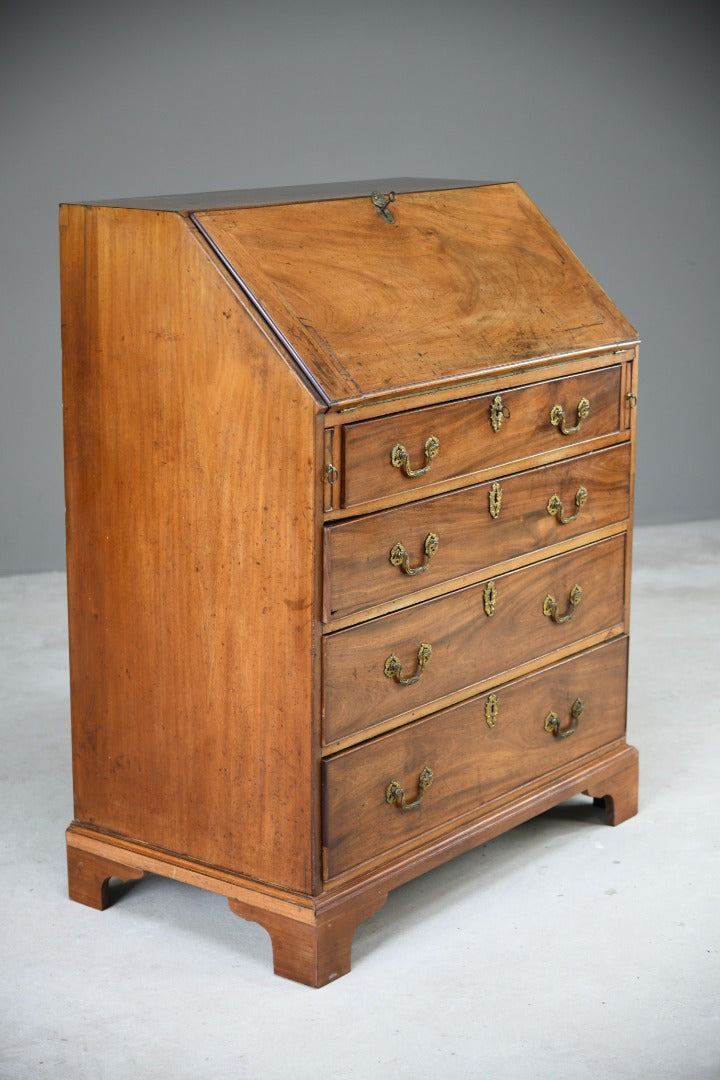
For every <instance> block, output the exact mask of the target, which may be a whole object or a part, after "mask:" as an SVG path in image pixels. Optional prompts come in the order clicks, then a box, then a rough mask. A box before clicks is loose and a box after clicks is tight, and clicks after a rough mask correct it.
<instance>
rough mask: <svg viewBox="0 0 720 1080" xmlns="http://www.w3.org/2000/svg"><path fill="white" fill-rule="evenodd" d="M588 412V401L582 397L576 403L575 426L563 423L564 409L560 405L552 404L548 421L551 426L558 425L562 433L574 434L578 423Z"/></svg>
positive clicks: (578, 428) (578, 425)
mask: <svg viewBox="0 0 720 1080" xmlns="http://www.w3.org/2000/svg"><path fill="white" fill-rule="evenodd" d="M589 413H590V402H589V401H588V399H587V398H585V397H583V398H580V400H579V401H578V403H577V423H576V424H575V427H568V426H567V424H566V423H565V410H564V409H563V407H562V405H553V407H552V409H551V410H550V423H551V424H552V426H553V427H559V428H560V431H561V432H562V433H563V435H574V434H575V432H576V431H579V430H580V425H581V424H582V422H583V420H585V418H586V417H587V416H588V415H589Z"/></svg>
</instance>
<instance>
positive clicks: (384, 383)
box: [196, 183, 637, 402]
mask: <svg viewBox="0 0 720 1080" xmlns="http://www.w3.org/2000/svg"><path fill="white" fill-rule="evenodd" d="M391 210H392V214H393V217H394V219H395V224H393V225H390V224H388V222H386V221H385V220H383V218H382V217H381V216H380V214H379V213H378V211H377V210H376V209H375V207H374V206H373V204H372V202H371V200H370V199H369V198H356V199H347V200H340V201H337V202H334V203H325V202H320V203H298V204H295V205H293V206H292V207H290V206H283V207H273V206H267V207H259V208H249V209H245V210H239V211H232V210H227V211H206V212H201V213H199V214H197V215H196V216H197V219H198V221H199V222H200V224H201V225H202V226H203V228H204V229H206V230H207V232H208V233H209V234H210V236H211V237H212V238H213V240H214V242H215V243H217V245H218V246H219V248H220V249H221V250H222V251H223V252H224V254H225V256H226V257H227V259H228V260H229V262H230V263H231V264H232V266H233V267H234V268H235V270H236V272H237V274H238V276H239V277H240V278H241V279H242V280H243V281H245V282H246V283H247V285H248V287H249V288H250V290H251V291H252V292H253V294H254V295H255V296H256V297H257V299H258V301H259V303H260V305H261V306H262V308H263V310H264V311H265V312H266V313H267V315H268V318H269V319H270V321H271V322H272V323H273V325H275V326H277V327H278V329H279V331H280V333H281V334H283V335H284V336H285V337H287V338H288V339H291V340H292V339H297V338H298V334H299V332H300V331H302V334H303V339H304V338H306V337H307V336H309V337H310V338H311V339H312V340H313V341H314V342H315V343H316V349H315V350H314V351H313V352H312V353H310V352H308V353H307V354H305V353H303V356H304V359H305V360H306V361H307V363H308V366H309V367H310V368H311V369H312V368H314V374H315V375H316V377H317V378H318V380H319V382H320V383H321V385H323V387H324V388H325V390H326V392H327V394H328V397H329V399H330V400H331V401H338V402H339V401H342V400H346V399H347V400H351V399H357V398H362V397H363V396H365V395H371V394H377V393H385V394H388V393H393V394H394V393H397V392H398V390H400V389H406V388H408V387H412V386H414V385H417V384H418V383H422V382H426V381H430V382H437V383H438V384H441V383H442V382H443V381H447V380H448V379H457V378H458V376H460V375H461V374H467V373H470V372H473V371H479V370H482V369H487V368H494V367H502V366H505V365H509V364H512V363H517V362H518V361H520V360H527V359H531V358H536V357H540V356H549V355H560V354H562V355H569V354H572V353H573V352H579V351H582V350H584V349H590V348H593V347H596V346H598V345H603V346H609V345H616V344H623V343H625V344H627V343H628V342H632V341H635V340H636V338H637V335H636V333H635V331H634V329H633V328H632V327H631V326H630V324H629V323H628V322H627V320H626V319H625V318H624V317H623V316H622V315H621V314H620V313H619V312H618V310H617V309H616V308H615V307H614V306H613V304H612V303H611V302H610V300H608V298H607V297H606V296H605V294H604V293H603V292H602V290H601V289H600V288H599V287H598V286H597V284H596V283H594V282H593V281H592V279H590V278H589V276H588V274H587V272H586V271H585V270H584V268H583V267H582V265H581V264H580V263H579V261H578V260H577V259H576V258H575V256H574V255H573V254H572V252H571V251H570V249H569V248H568V247H567V245H566V244H565V243H564V242H563V241H562V240H561V239H560V237H559V236H558V234H557V233H556V232H555V230H554V229H552V228H551V226H550V225H549V224H548V222H547V221H546V220H545V218H544V217H542V215H541V214H539V213H538V211H537V209H536V207H535V206H534V205H533V203H532V202H531V200H530V199H529V198H528V196H527V195H526V194H525V193H524V192H523V191H522V189H521V188H520V187H519V186H518V185H517V184H514V183H509V184H496V185H491V186H486V187H480V188H462V189H456V190H454V191H439V192H423V193H408V194H400V195H398V197H397V199H396V201H395V202H394V203H393V204H392V207H391Z"/></svg>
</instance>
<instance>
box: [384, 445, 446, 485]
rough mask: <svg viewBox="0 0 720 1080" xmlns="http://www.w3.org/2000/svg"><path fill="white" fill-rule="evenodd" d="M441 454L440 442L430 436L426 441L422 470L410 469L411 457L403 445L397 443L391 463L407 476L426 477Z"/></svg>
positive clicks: (391, 452)
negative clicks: (435, 459) (434, 460)
mask: <svg viewBox="0 0 720 1080" xmlns="http://www.w3.org/2000/svg"><path fill="white" fill-rule="evenodd" d="M439 452H440V440H439V439H438V438H437V437H436V436H435V435H430V436H429V437H428V438H427V439H426V440H425V464H424V465H423V467H422V468H421V469H411V468H410V455H409V454H408V452H407V450H406V449H405V447H404V446H403V444H402V443H396V444H395V446H393V448H392V450H391V451H390V462H391V464H392V466H393V468H395V469H402V471H403V472H404V473H405V475H406V476H424V475H425V473H426V472H427V471H428V469H429V468H430V466H431V465H432V463H433V459H434V458H436V457H437V456H438V454H439Z"/></svg>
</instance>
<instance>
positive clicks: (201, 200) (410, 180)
mask: <svg viewBox="0 0 720 1080" xmlns="http://www.w3.org/2000/svg"><path fill="white" fill-rule="evenodd" d="M487 183H488V181H486V180H447V179H437V178H433V179H429V178H427V177H420V176H395V177H390V178H388V177H385V179H383V180H339V181H335V182H333V183H327V184H296V185H292V186H289V187H264V188H234V189H231V190H228V191H195V192H189V193H185V194H181V195H131V196H128V197H125V198H121V199H94V200H92V201H91V202H85V203H83V205H84V206H116V207H120V208H125V209H128V210H175V211H178V212H183V211H184V212H191V211H198V210H219V209H229V208H233V207H235V208H237V207H242V206H273V205H275V204H277V203H298V202H319V201H322V200H328V199H351V198H353V197H355V196H358V195H360V196H362V195H365V196H367V195H369V194H370V192H371V191H376V190H377V191H396V192H407V191H439V190H440V189H441V188H458V187H483V186H485V185H486V184H487Z"/></svg>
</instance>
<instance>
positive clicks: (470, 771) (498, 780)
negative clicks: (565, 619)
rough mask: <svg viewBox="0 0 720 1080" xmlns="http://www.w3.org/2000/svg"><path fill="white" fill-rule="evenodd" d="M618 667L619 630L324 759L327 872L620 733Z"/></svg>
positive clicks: (622, 680) (622, 647) (622, 679)
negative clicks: (579, 651)
mask: <svg viewBox="0 0 720 1080" xmlns="http://www.w3.org/2000/svg"><path fill="white" fill-rule="evenodd" d="M626 672H627V639H626V638H624V637H623V638H620V639H616V640H615V641H613V642H611V643H609V644H606V645H601V646H598V647H597V648H594V649H590V650H589V651H588V652H586V653H583V654H581V655H580V656H576V657H573V658H572V659H570V660H566V661H563V662H561V663H559V664H555V665H553V666H552V667H549V668H546V669H544V670H543V671H541V672H538V673H537V674H534V675H531V676H528V677H526V678H524V679H518V680H516V681H515V682H511V683H508V684H506V685H504V686H500V687H498V688H497V689H496V690H495V691H494V692H493V695H494V699H495V700H494V702H493V701H490V695H489V694H484V695H480V696H479V697H476V698H473V699H472V700H471V701H467V702H464V703H463V704H462V705H458V706H455V707H454V708H452V709H446V710H445V711H444V712H441V713H436V714H434V715H433V716H431V717H428V718H427V719H425V720H418V721H416V722H415V723H413V724H410V725H408V726H407V727H405V728H402V729H401V730H400V731H396V732H393V733H392V734H390V735H385V736H382V737H380V738H378V739H374V740H372V741H371V742H369V743H366V744H364V745H362V746H359V747H357V748H354V749H352V750H348V751H345V752H343V753H340V754H338V755H336V756H335V757H333V758H330V759H328V760H326V761H325V762H324V766H323V769H324V773H323V779H324V812H325V820H324V830H325V847H326V868H327V875H328V877H334V876H336V875H337V874H341V873H344V872H345V871H346V870H349V869H351V868H352V867H354V866H357V865H358V864H360V863H362V862H364V861H366V860H368V859H371V858H375V857H377V856H378V855H381V854H382V853H383V852H386V851H390V850H391V849H393V848H395V847H397V846H398V845H400V844H404V843H407V842H408V841H410V840H412V839H413V838H415V837H419V836H421V835H422V834H423V833H425V832H427V831H428V830H430V829H434V828H437V827H439V826H442V825H443V824H445V823H446V822H450V821H452V820H453V819H454V818H458V817H462V816H463V815H468V814H472V812H473V811H474V810H480V809H482V807H483V806H484V805H485V804H487V803H490V802H491V801H492V800H493V799H496V798H499V797H501V796H503V795H505V794H509V793H510V792H512V791H513V790H515V789H517V788H519V787H521V786H522V785H523V784H527V783H529V782H530V781H532V780H534V779H535V778H540V777H542V776H544V775H547V774H548V773H551V772H554V771H556V770H561V769H562V768H563V767H564V766H566V765H569V764H570V763H571V762H573V761H575V760H576V759H578V758H580V757H582V756H583V755H584V754H588V753H591V752H593V751H595V750H598V749H599V748H601V747H603V746H605V745H606V744H608V743H610V742H612V741H613V740H615V739H619V738H621V737H622V736H623V734H624V731H625V703H626ZM489 702H490V703H489ZM490 724H492V726H490ZM571 729H574V730H572V731H571ZM556 731H557V733H556ZM428 769H429V770H430V771H431V773H432V780H431V782H430V784H429V786H427V787H425V789H424V790H423V791H422V797H421V799H420V805H419V806H415V807H411V808H409V809H406V810H403V809H402V798H403V796H402V794H401V793H400V791H399V790H398V787H399V788H402V789H403V792H404V795H405V802H406V806H407V804H408V803H412V802H413V801H414V800H416V799H417V798H418V795H419V794H420V793H421V784H420V777H421V775H422V774H423V770H428ZM426 777H427V773H425V778H426ZM393 783H394V784H396V785H398V787H395V788H393V789H392V790H391V791H388V788H389V787H390V785H391V784H393ZM389 799H392V801H388V800H389Z"/></svg>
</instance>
